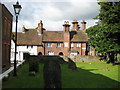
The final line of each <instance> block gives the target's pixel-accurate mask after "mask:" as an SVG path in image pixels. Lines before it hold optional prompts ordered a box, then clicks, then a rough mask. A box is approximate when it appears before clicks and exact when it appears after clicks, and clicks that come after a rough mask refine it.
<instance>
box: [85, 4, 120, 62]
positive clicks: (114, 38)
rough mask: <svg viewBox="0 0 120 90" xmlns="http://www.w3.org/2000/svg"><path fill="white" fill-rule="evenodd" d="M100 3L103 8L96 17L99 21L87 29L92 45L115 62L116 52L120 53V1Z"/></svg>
mask: <svg viewBox="0 0 120 90" xmlns="http://www.w3.org/2000/svg"><path fill="white" fill-rule="evenodd" d="M98 4H99V5H100V7H101V8H100V13H99V15H97V16H96V18H95V19H98V20H99V23H98V25H95V26H93V27H90V28H88V29H87V33H88V36H89V38H90V45H92V46H94V47H95V49H96V50H97V51H98V52H99V53H102V54H106V55H107V56H108V59H109V60H113V61H112V62H113V63H114V55H115V53H120V39H119V35H120V2H99V3H98ZM112 56H113V57H112ZM110 62H111V61H110Z"/></svg>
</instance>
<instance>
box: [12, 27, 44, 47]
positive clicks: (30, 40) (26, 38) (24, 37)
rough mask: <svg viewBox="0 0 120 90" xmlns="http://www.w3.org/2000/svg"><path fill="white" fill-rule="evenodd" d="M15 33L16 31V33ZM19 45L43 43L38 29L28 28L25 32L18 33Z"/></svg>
mask: <svg viewBox="0 0 120 90" xmlns="http://www.w3.org/2000/svg"><path fill="white" fill-rule="evenodd" d="M14 34H15V33H14ZM17 44H18V45H42V38H41V36H40V35H38V32H37V30H36V29H28V31H26V32H25V33H22V32H18V33H17Z"/></svg>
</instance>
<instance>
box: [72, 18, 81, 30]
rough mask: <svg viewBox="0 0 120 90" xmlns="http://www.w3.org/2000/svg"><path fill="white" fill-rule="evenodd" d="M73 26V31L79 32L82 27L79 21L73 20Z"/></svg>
mask: <svg viewBox="0 0 120 90" xmlns="http://www.w3.org/2000/svg"><path fill="white" fill-rule="evenodd" d="M72 24H73V27H72V31H77V30H79V28H80V27H79V25H78V21H77V20H73V22H72Z"/></svg>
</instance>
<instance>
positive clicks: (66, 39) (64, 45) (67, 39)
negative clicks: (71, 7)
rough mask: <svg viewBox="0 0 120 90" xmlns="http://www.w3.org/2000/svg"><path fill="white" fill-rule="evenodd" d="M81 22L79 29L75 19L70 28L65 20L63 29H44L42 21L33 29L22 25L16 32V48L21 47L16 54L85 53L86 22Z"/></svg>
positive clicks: (86, 40) (86, 38) (86, 39)
mask: <svg viewBox="0 0 120 90" xmlns="http://www.w3.org/2000/svg"><path fill="white" fill-rule="evenodd" d="M81 24H82V29H81V30H80V27H79V25H78V21H77V20H73V22H72V27H71V28H70V24H69V22H68V21H67V22H66V21H65V22H64V24H63V31H48V30H45V29H44V28H43V23H42V21H40V23H38V26H37V28H35V29H26V28H25V27H24V26H23V27H22V32H18V38H17V45H18V46H17V48H20V47H21V49H20V50H21V51H18V54H19V55H21V56H22V57H24V54H25V53H30V54H31V55H66V56H68V55H71V54H73V55H79V56H81V55H87V52H88V51H87V42H88V36H87V33H86V32H85V30H86V22H85V21H84V20H83V21H82V22H81ZM22 48H24V49H22ZM33 48H34V49H33ZM28 49H29V50H28ZM25 50H26V51H25ZM20 53H21V54H20Z"/></svg>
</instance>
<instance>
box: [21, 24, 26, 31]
mask: <svg viewBox="0 0 120 90" xmlns="http://www.w3.org/2000/svg"><path fill="white" fill-rule="evenodd" d="M25 32H26V29H25V26H24V25H23V27H22V33H25Z"/></svg>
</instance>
